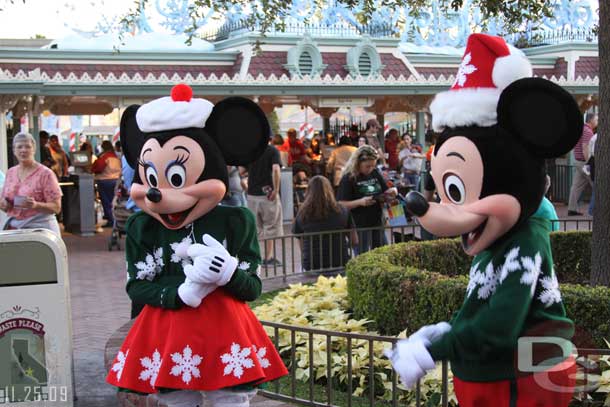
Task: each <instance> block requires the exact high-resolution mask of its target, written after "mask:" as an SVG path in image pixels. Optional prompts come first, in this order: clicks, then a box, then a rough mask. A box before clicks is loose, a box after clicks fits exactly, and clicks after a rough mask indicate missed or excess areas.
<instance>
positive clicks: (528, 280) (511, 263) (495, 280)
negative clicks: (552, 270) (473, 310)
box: [466, 247, 550, 299]
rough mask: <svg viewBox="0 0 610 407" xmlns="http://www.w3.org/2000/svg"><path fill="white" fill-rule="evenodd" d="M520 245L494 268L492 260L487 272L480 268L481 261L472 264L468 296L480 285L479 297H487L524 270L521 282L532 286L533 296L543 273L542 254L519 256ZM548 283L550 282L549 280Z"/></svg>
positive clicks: (486, 268)
mask: <svg viewBox="0 0 610 407" xmlns="http://www.w3.org/2000/svg"><path fill="white" fill-rule="evenodd" d="M519 250H520V248H519V247H514V248H512V249H511V250H510V251H509V252H508V253H507V254H506V257H505V259H504V263H503V264H502V265H501V266H499V267H498V268H496V269H494V266H493V263H492V262H491V261H490V262H489V263H488V264H487V266H486V267H485V272H481V271H480V270H479V264H480V262H479V263H477V264H475V265H474V266H472V268H471V269H470V280H469V281H468V287H467V288H466V296H467V297H470V295H471V294H472V293H473V292H474V291H475V289H476V288H477V286H478V287H479V289H478V291H477V294H478V297H479V299H487V298H489V297H490V296H491V295H493V294H494V293H495V292H496V289H497V288H498V286H499V285H500V284H502V283H503V282H504V280H506V278H507V277H508V276H509V275H510V274H511V273H514V272H515V271H519V270H524V272H523V274H522V275H521V279H520V283H521V284H524V285H527V286H529V287H530V291H531V296H532V297H533V296H534V292H535V291H536V284H537V282H538V277H539V276H540V274H541V273H542V256H541V255H540V252H538V253H536V255H535V256H534V258H531V257H528V256H521V258H519V259H518V256H519ZM547 284H550V283H549V282H547Z"/></svg>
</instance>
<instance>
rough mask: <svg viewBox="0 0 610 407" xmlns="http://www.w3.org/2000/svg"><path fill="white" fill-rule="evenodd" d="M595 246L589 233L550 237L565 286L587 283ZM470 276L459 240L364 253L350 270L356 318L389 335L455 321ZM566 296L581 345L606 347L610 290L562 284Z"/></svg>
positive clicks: (609, 315) (351, 293)
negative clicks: (373, 325) (365, 320)
mask: <svg viewBox="0 0 610 407" xmlns="http://www.w3.org/2000/svg"><path fill="white" fill-rule="evenodd" d="M590 243H591V233H590V232H556V233H553V234H551V245H552V248H553V257H554V259H555V260H554V261H555V272H556V273H557V275H558V279H559V281H560V282H562V283H564V282H566V281H568V282H570V283H574V282H580V283H586V282H587V281H588V276H589V268H590V263H589V261H590V260H589V258H590V256H589V253H590ZM466 261H468V263H466ZM468 270H469V260H468V259H467V258H466V257H465V255H463V254H462V253H461V249H459V242H458V241H457V240H437V241H434V242H411V243H401V244H396V245H391V246H386V247H383V248H379V249H376V250H373V251H370V252H368V253H365V254H363V255H361V256H358V257H357V258H355V259H352V260H351V261H350V262H349V263H348V264H347V267H346V271H347V277H348V286H347V288H348V294H349V299H350V305H351V308H352V310H353V313H354V318H366V319H370V320H373V321H375V323H376V328H377V330H378V331H379V332H380V333H382V334H384V335H395V334H397V333H398V332H401V331H402V330H405V329H406V331H407V332H408V333H410V332H413V331H415V330H417V329H419V328H420V327H421V326H423V325H427V324H431V323H436V322H439V321H447V320H450V319H451V317H452V315H453V313H454V312H455V311H457V310H458V309H459V308H460V306H461V305H462V302H463V300H464V297H465V294H466V287H467V285H468V276H467V275H466V274H467V273H468ZM458 274H463V275H458ZM561 292H562V296H563V302H564V304H565V307H566V312H567V314H568V316H569V317H570V318H571V319H572V320H573V321H575V324H576V336H575V339H574V342H575V343H576V345H577V346H580V347H583V346H584V347H600V346H604V342H603V340H604V338H610V306H609V304H610V288H608V287H589V286H586V285H578V284H562V285H561Z"/></svg>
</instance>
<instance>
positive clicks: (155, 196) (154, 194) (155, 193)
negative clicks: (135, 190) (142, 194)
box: [146, 188, 161, 203]
mask: <svg viewBox="0 0 610 407" xmlns="http://www.w3.org/2000/svg"><path fill="white" fill-rule="evenodd" d="M146 198H147V199H148V200H149V201H151V202H154V203H159V202H161V191H159V190H158V189H157V188H150V189H149V190H148V191H147V192H146Z"/></svg>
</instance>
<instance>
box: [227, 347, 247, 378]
mask: <svg viewBox="0 0 610 407" xmlns="http://www.w3.org/2000/svg"><path fill="white" fill-rule="evenodd" d="M251 352H252V349H250V348H244V349H242V348H241V346H239V345H238V344H237V343H233V344H232V345H231V353H230V354H229V353H225V354H224V355H222V356H221V357H220V360H221V361H222V363H224V364H225V365H226V366H225V369H224V376H226V375H228V374H231V373H233V376H235V377H237V378H238V379H239V378H240V377H241V376H242V375H243V374H244V368H246V369H250V368H252V367H253V366H254V361H252V359H250V358H249V357H248V356H250V353H251Z"/></svg>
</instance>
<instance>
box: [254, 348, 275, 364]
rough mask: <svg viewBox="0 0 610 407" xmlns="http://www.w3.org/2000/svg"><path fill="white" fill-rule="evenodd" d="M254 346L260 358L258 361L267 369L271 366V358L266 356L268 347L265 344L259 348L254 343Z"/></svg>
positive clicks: (255, 352)
mask: <svg viewBox="0 0 610 407" xmlns="http://www.w3.org/2000/svg"><path fill="white" fill-rule="evenodd" d="M252 348H253V349H254V354H255V355H256V357H257V358H258V363H259V364H260V365H261V367H262V368H263V369H266V368H268V367H269V366H271V363H269V359H267V358H265V356H267V348H266V347H264V346H263V347H262V348H260V349H258V350H257V349H256V345H252Z"/></svg>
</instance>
